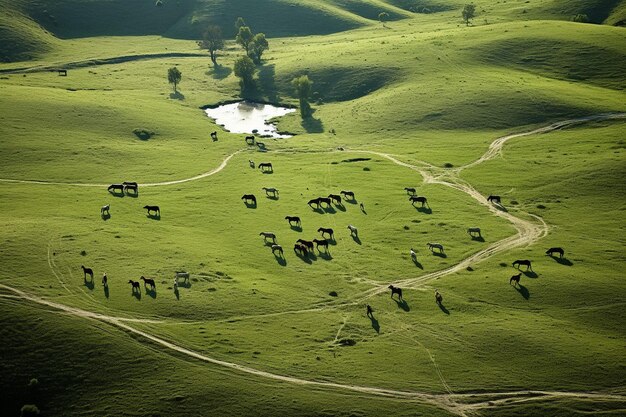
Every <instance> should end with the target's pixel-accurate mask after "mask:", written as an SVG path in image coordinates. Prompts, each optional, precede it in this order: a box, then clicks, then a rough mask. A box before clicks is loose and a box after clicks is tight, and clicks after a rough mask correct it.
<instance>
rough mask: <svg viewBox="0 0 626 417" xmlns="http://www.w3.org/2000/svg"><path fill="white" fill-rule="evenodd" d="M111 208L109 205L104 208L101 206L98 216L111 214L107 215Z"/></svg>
mask: <svg viewBox="0 0 626 417" xmlns="http://www.w3.org/2000/svg"><path fill="white" fill-rule="evenodd" d="M110 208H111V205H110V204H107V205H106V206H102V207H101V208H100V214H101V215H103V216H104V213H105V212H106V213H107V214H111V213H109V209H110Z"/></svg>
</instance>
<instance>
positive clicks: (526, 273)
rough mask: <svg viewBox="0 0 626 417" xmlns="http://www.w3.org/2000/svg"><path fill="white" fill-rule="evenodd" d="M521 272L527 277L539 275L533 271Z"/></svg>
mask: <svg viewBox="0 0 626 417" xmlns="http://www.w3.org/2000/svg"><path fill="white" fill-rule="evenodd" d="M523 274H524V275H526V276H527V277H528V278H537V277H538V276H539V275H537V273H535V271H523Z"/></svg>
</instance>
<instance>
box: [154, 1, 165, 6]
mask: <svg viewBox="0 0 626 417" xmlns="http://www.w3.org/2000/svg"><path fill="white" fill-rule="evenodd" d="M154 5H155V6H157V7H161V6H163V1H162V0H156V3H154Z"/></svg>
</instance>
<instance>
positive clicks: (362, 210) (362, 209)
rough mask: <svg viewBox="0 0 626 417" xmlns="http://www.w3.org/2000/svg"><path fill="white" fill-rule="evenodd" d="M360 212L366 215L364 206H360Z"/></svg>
mask: <svg viewBox="0 0 626 417" xmlns="http://www.w3.org/2000/svg"><path fill="white" fill-rule="evenodd" d="M361 213H363V214H365V215H366V216H367V211H365V209H364V208H361Z"/></svg>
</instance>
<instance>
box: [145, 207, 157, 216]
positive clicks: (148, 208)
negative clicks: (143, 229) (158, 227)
mask: <svg viewBox="0 0 626 417" xmlns="http://www.w3.org/2000/svg"><path fill="white" fill-rule="evenodd" d="M143 208H145V209H146V210H148V216H149V215H150V212H151V211H154V212H155V213H156V214H158V215H159V216H160V215H161V209H160V208H159V206H143Z"/></svg>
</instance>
